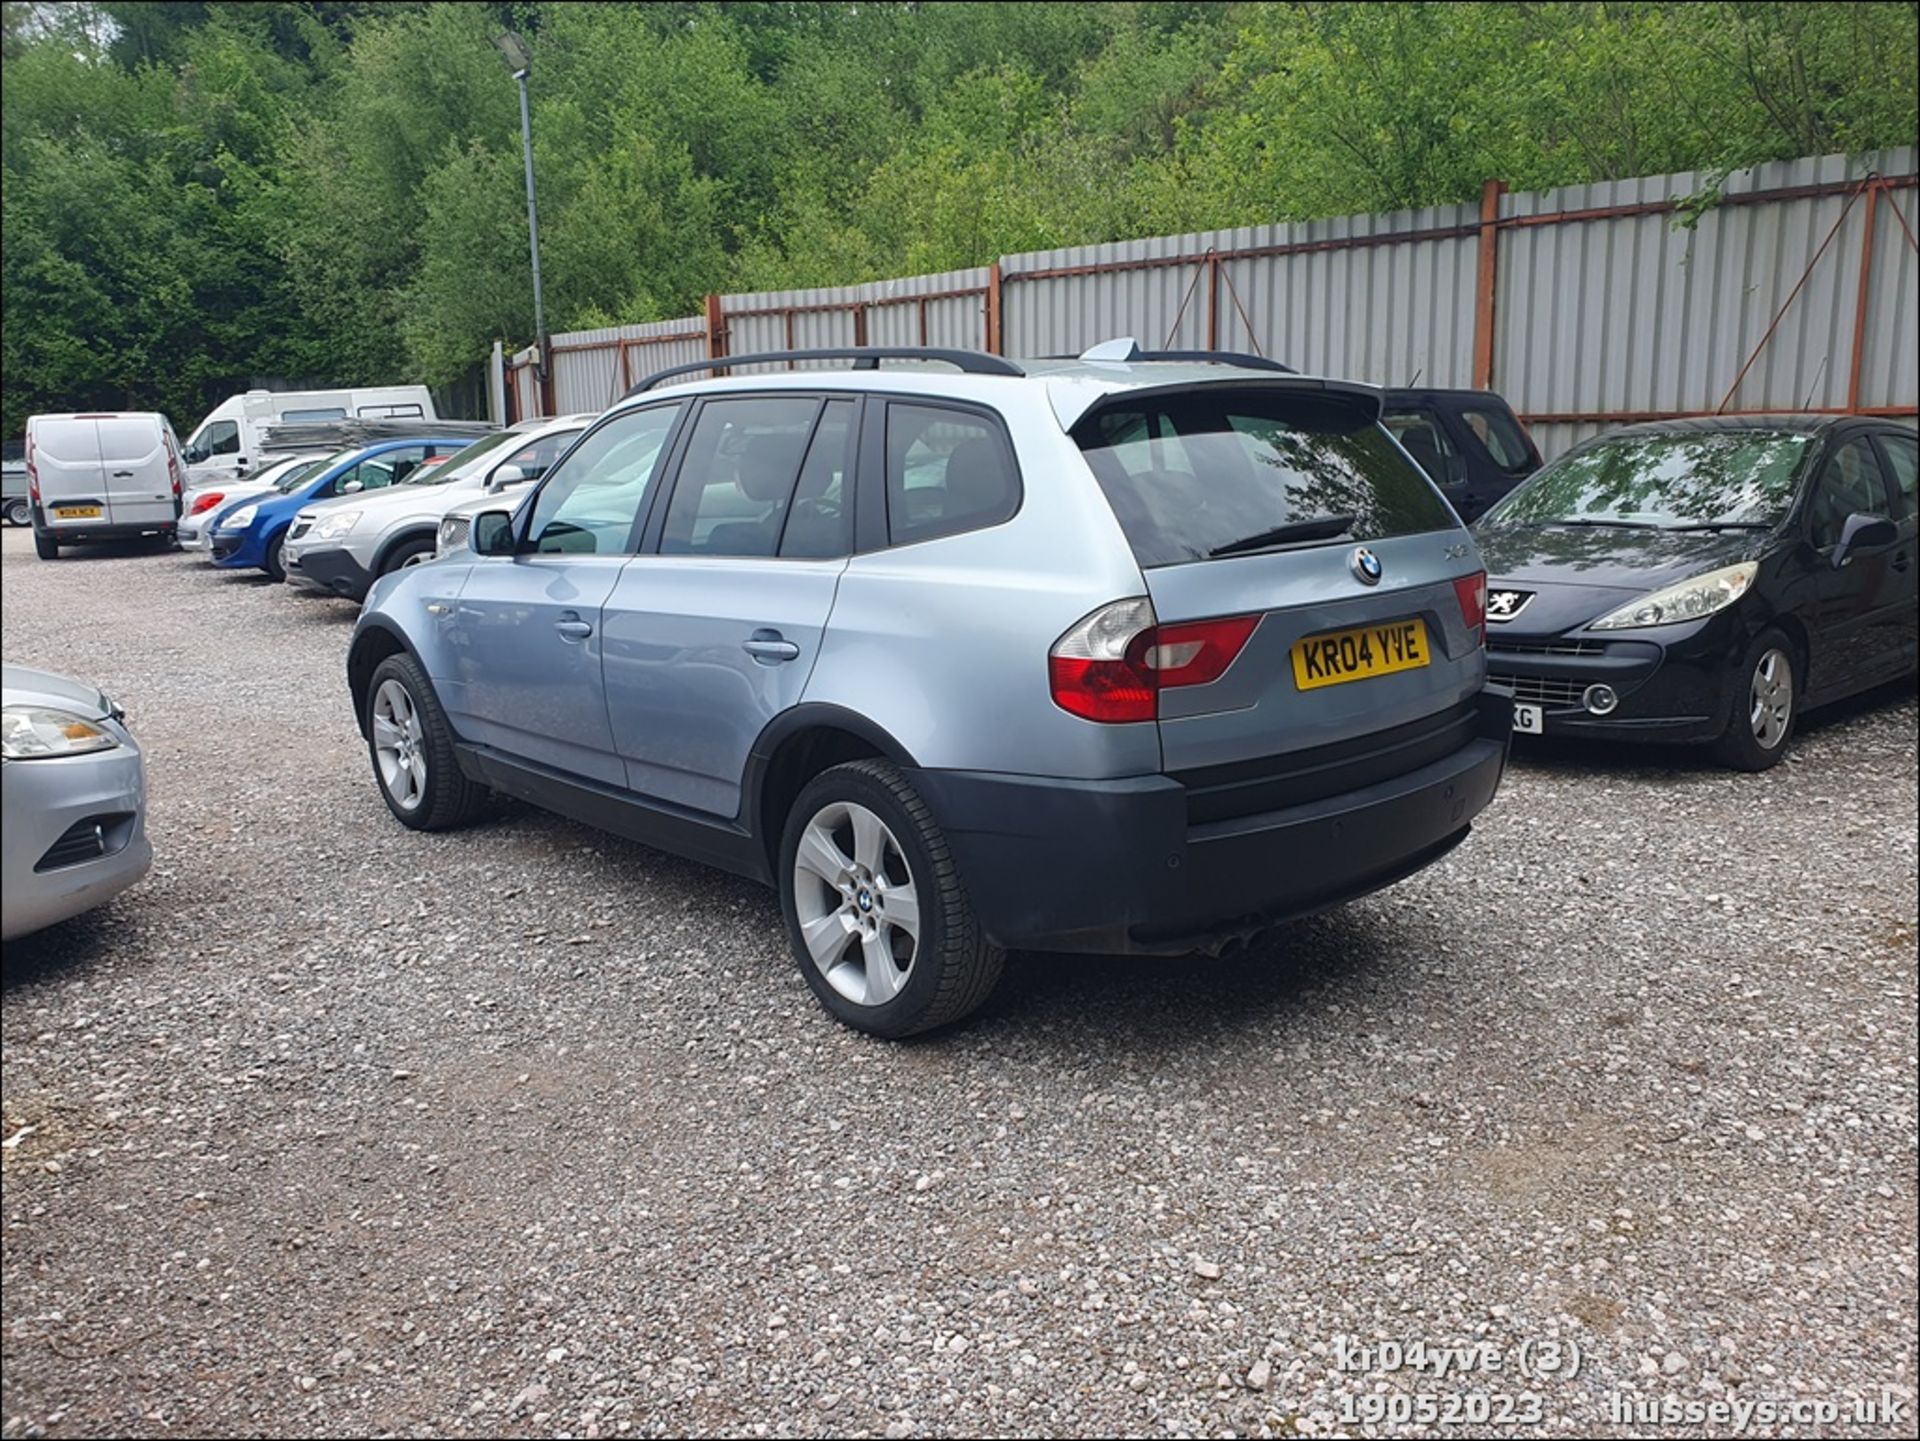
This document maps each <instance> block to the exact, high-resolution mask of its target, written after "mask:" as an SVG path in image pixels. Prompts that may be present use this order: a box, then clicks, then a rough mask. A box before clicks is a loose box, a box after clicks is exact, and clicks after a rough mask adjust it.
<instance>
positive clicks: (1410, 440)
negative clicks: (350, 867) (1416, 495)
mask: <svg viewBox="0 0 1920 1441" xmlns="http://www.w3.org/2000/svg"><path fill="white" fill-rule="evenodd" d="M1380 423H1381V424H1382V425H1384V426H1386V428H1387V432H1388V433H1389V434H1390V435H1392V436H1393V438H1394V439H1395V440H1397V441H1399V442H1400V444H1401V445H1402V446H1403V447H1404V448H1405V450H1406V452H1407V454H1408V455H1410V456H1412V457H1413V458H1414V461H1415V463H1416V464H1418V465H1419V467H1420V468H1421V469H1422V470H1424V471H1425V472H1426V473H1427V477H1428V479H1430V480H1432V481H1433V483H1434V484H1435V485H1457V484H1458V483H1459V482H1461V481H1463V480H1465V479H1466V478H1467V473H1466V470H1465V468H1464V467H1462V466H1461V464H1460V454H1459V452H1458V451H1456V450H1455V449H1454V448H1453V442H1452V441H1451V440H1448V439H1447V432H1446V431H1445V430H1444V429H1443V428H1442V427H1441V425H1440V418H1439V417H1438V416H1437V415H1435V414H1434V413H1433V412H1432V411H1430V410H1426V409H1424V408H1421V409H1414V410H1392V411H1388V412H1387V413H1386V414H1384V415H1382V416H1381V417H1380Z"/></svg>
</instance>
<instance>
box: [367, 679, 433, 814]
mask: <svg viewBox="0 0 1920 1441" xmlns="http://www.w3.org/2000/svg"><path fill="white" fill-rule="evenodd" d="M373 756H374V764H375V765H376V766H377V767H378V768H379V771H380V784H381V785H383V786H385V787H386V788H387V794H388V795H390V796H392V797H393V803H394V804H395V805H397V806H399V807H400V808H401V809H402V810H408V811H410V810H412V809H414V807H416V806H418V805H419V804H420V803H421V801H423V800H424V799H425V798H426V794H427V754H426V735H425V732H424V730H423V728H422V727H421V724H420V713H419V711H418V710H416V709H415V707H414V704H413V697H412V696H410V695H408V694H407V688H406V687H405V686H403V685H401V684H400V682H399V681H397V680H384V681H382V682H380V689H378V690H377V691H375V692H374V693H373Z"/></svg>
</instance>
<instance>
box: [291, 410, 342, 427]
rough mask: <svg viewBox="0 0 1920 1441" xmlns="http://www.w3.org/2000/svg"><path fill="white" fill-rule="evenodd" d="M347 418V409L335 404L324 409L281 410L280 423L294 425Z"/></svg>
mask: <svg viewBox="0 0 1920 1441" xmlns="http://www.w3.org/2000/svg"><path fill="white" fill-rule="evenodd" d="M346 418H347V413H346V411H344V410H342V409H341V408H340V407H339V406H337V405H335V406H331V407H328V408H327V409H324V410H283V411H281V412H280V420H279V424H281V425H294V424H299V423H304V422H306V421H312V420H345V419H346Z"/></svg>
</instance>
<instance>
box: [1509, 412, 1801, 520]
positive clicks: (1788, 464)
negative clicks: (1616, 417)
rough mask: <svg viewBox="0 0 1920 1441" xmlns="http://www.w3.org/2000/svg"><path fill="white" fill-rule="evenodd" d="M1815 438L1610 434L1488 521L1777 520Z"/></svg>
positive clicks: (1559, 464) (1762, 433) (1573, 454)
mask: <svg viewBox="0 0 1920 1441" xmlns="http://www.w3.org/2000/svg"><path fill="white" fill-rule="evenodd" d="M1809 442H1810V437H1808V436H1805V435H1794V434H1790V433H1783V432H1781V431H1766V430H1712V431H1689V432H1682V433H1675V434H1664V435H1663V434H1654V435H1622V436H1608V437H1602V438H1601V439H1599V440H1595V441H1590V442H1588V443H1587V444H1586V445H1583V446H1581V447H1579V448H1578V449H1577V450H1571V451H1568V452H1567V453H1566V454H1565V455H1563V456H1561V457H1560V458H1559V459H1558V460H1556V461H1554V462H1553V463H1552V464H1551V465H1549V466H1547V467H1546V468H1545V469H1544V470H1542V471H1540V473H1539V474H1537V475H1535V476H1534V477H1533V479H1532V480H1530V481H1528V482H1527V483H1526V484H1525V485H1523V486H1521V487H1520V488H1519V489H1518V490H1516V491H1514V492H1513V493H1512V494H1511V495H1509V496H1508V497H1507V498H1506V499H1505V500H1503V501H1501V502H1500V504H1499V505H1497V506H1495V507H1494V508H1493V509H1492V510H1491V511H1489V512H1488V513H1487V516H1486V519H1485V521H1484V522H1483V524H1487V525H1555V524H1559V525H1617V526H1626V527H1646V526H1659V527H1661V528H1663V529H1672V528H1674V527H1677V526H1704V527H1711V526H1729V527H1731V526H1741V527H1746V526H1751V527H1756V528H1757V527H1761V526H1773V525H1777V524H1779V523H1780V521H1781V520H1783V519H1784V518H1785V517H1786V513H1787V508H1788V507H1789V506H1790V505H1791V504H1792V502H1793V491H1794V483H1795V479H1796V477H1797V476H1798V475H1799V471H1800V463H1801V461H1802V460H1804V459H1805V458H1806V453H1807V446H1808V444H1809Z"/></svg>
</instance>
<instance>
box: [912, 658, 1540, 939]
mask: <svg viewBox="0 0 1920 1441" xmlns="http://www.w3.org/2000/svg"><path fill="white" fill-rule="evenodd" d="M1512 723H1513V722H1512V702H1511V699H1510V697H1509V696H1508V695H1507V693H1506V692H1504V691H1501V690H1497V689H1489V690H1487V691H1485V692H1483V693H1482V694H1481V695H1480V696H1479V697H1478V699H1477V700H1476V701H1475V702H1473V703H1471V704H1470V705H1469V706H1468V707H1466V708H1464V710H1463V712H1462V713H1461V714H1459V715H1457V716H1454V717H1452V718H1450V719H1449V720H1448V722H1447V726H1446V728H1445V731H1444V734H1442V733H1440V732H1438V731H1434V730H1432V729H1431V728H1430V729H1429V733H1428V734H1427V735H1426V736H1424V737H1420V738H1414V739H1409V740H1406V741H1404V742H1401V741H1398V740H1396V742H1395V743H1394V745H1393V746H1392V747H1391V748H1390V749H1389V750H1383V751H1381V752H1379V753H1365V754H1360V755H1358V756H1356V755H1355V754H1354V753H1353V747H1352V746H1332V747H1324V748H1322V751H1323V752H1325V753H1326V754H1324V755H1323V754H1321V753H1320V752H1308V753H1303V754H1302V755H1300V756H1298V757H1295V758H1293V764H1292V769H1291V770H1290V771H1289V773H1288V774H1287V775H1286V776H1285V777H1282V778H1278V779H1266V780H1261V781H1259V782H1257V783H1256V784H1258V785H1259V786H1261V787H1262V788H1263V793H1264V794H1267V795H1270V796H1272V797H1274V798H1275V799H1279V800H1282V801H1286V802H1288V803H1284V804H1280V805H1276V806H1273V807H1272V808H1270V809H1264V810H1258V811H1255V812H1253V813H1251V814H1233V815H1227V816H1224V817H1220V818H1206V817H1208V816H1209V815H1210V810H1209V806H1210V800H1209V793H1208V792H1207V791H1206V790H1204V789H1202V788H1197V787H1193V786H1189V785H1188V784H1183V783H1182V781H1181V780H1179V779H1177V778H1175V777H1173V776H1142V777H1136V778H1132V779H1127V780H1117V781H1071V780H1060V779H1051V778H1043V777H1028V776H1012V775H997V774H987V773H982V772H974V771H940V770H914V771H910V772H908V774H909V777H910V779H911V780H912V781H913V783H914V785H915V786H916V787H918V788H919V789H920V791H921V794H922V795H923V796H925V797H926V800H927V804H928V805H929V807H930V808H931V809H932V810H933V813H934V815H935V817H936V818H937V819H938V820H939V822H940V824H941V827H942V829H943V830H944V832H945V833H946V836H947V839H948V843H949V845H950V846H951V848H952V850H953V854H954V858H955V860H956V862H957V863H958V865H959V869H960V875H961V879H962V881H963V883H964V884H965V885H966V887H967V892H968V895H969V897H970V899H971V900H972V902H973V905H974V908H975V910H976V911H977V912H978V914H979V916H980V919H981V924H982V926H983V928H984V929H985V931H986V933H987V935H988V936H989V937H990V938H991V939H992V940H993V941H995V942H996V943H997V944H1000V945H1003V946H1008V947H1019V948H1023V949H1033V950H1055V951H1092V952H1103V953H1110V954H1127V953H1133V954H1168V955H1173V954H1181V953H1185V952H1189V951H1197V950H1218V949H1219V948H1220V947H1221V946H1223V945H1225V944H1227V943H1229V942H1231V941H1234V940H1238V939H1243V938H1245V937H1247V936H1249V935H1253V934H1255V933H1257V932H1259V931H1261V930H1265V929H1267V928H1268V927H1271V926H1273V925H1275V924H1277V923H1279V922H1282V921H1286V920H1289V919H1294V918H1297V917H1300V916H1305V915H1310V914H1313V913H1314V912H1317V911H1322V910H1326V909H1328V908H1330V907H1333V906H1336V905H1339V904H1341V903H1342V902H1344V901H1348V900H1352V899H1355V898H1357V897H1359V896H1362V895H1366V894H1368V893H1369V892H1371V891H1376V890H1379V889H1380V888H1381V887H1383V886H1387V885H1391V884H1392V883H1393V882H1395V881H1397V880H1401V879H1404V878H1405V877H1406V876H1409V875H1411V874H1413V873H1414V872H1415V871H1417V870H1419V869H1421V868H1422V867H1424V866H1426V865H1428V864H1430V863H1431V862H1433V861H1435V860H1437V859H1439V857H1440V856H1442V855H1444V854H1445V853H1446V852H1447V851H1448V850H1450V849H1452V848H1453V847H1454V846H1455V845H1457V844H1458V843H1459V842H1460V841H1461V840H1463V839H1464V838H1465V837H1466V834H1467V831H1468V829H1469V828H1470V826H1471V823H1472V821H1473V818H1474V817H1475V816H1477V815H1478V814H1479V813H1480V812H1481V811H1482V810H1484V809H1485V808H1486V806H1487V804H1488V803H1489V802H1490V801H1491V800H1492V799H1493V796H1494V792H1495V791H1496V790H1497V789H1498V787H1499V784H1500V777H1501V774H1502V772H1503V770H1504V769H1505V766H1506V759H1507V748H1508V744H1509V741H1510V738H1511V734H1512ZM1436 741H1437V742H1439V743H1441V744H1443V745H1444V747H1445V748H1444V749H1443V750H1442V751H1441V753H1439V754H1435V753H1434V749H1433V747H1434V744H1435V743H1436ZM1395 755H1398V756H1399V757H1400V758H1401V763H1410V762H1417V764H1412V765H1411V768H1410V769H1404V770H1400V771H1398V772H1397V773H1392V774H1384V773H1385V772H1391V771H1393V769H1394V765H1395V759H1394V757H1395ZM1340 774H1346V775H1350V776H1353V777H1355V778H1364V777H1366V776H1369V775H1378V776H1380V777H1381V778H1378V779H1373V780H1371V781H1369V782H1368V783H1365V784H1359V785H1355V786H1353V787H1351V788H1348V789H1339V790H1334V791H1332V792H1331V793H1315V791H1316V787H1315V782H1316V778H1325V777H1327V776H1335V775H1340ZM1302 796H1305V797H1307V798H1304V799H1303V798H1301V797H1302Z"/></svg>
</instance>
